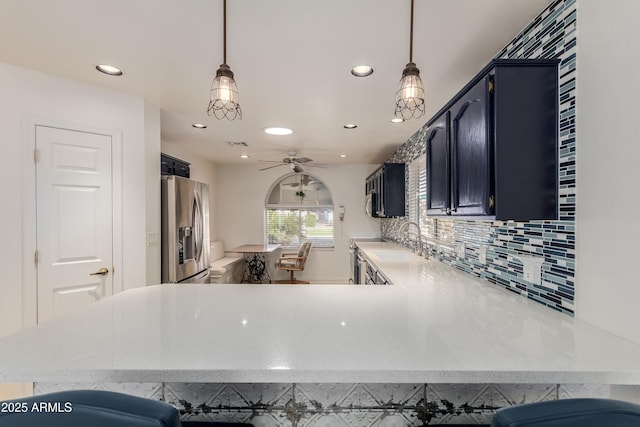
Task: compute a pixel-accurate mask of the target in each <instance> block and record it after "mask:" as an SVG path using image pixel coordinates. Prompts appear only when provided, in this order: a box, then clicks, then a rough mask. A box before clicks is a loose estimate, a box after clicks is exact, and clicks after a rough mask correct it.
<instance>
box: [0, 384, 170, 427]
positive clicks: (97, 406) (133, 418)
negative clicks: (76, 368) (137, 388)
mask: <svg viewBox="0 0 640 427" xmlns="http://www.w3.org/2000/svg"><path fill="white" fill-rule="evenodd" d="M1 406H2V411H1V412H0V427H25V426H47V427H85V426H91V427H114V426H118V427H180V426H181V424H180V413H179V412H178V410H177V409H176V408H174V407H173V406H171V405H169V404H167V403H164V402H159V401H156V400H151V399H144V398H142V397H136V396H130V395H127V394H122V393H114V392H109V391H101V390H73V391H61V392H58V393H49V394H43V395H40V396H33V397H28V398H24V399H15V400H7V401H4V402H2V403H1Z"/></svg>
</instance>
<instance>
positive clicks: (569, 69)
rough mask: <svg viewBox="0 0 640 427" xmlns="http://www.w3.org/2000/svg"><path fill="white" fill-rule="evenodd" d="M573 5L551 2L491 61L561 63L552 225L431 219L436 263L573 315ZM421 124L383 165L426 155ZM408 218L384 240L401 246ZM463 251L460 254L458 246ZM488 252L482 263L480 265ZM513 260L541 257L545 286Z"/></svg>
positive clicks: (389, 225) (393, 223) (395, 222)
mask: <svg viewBox="0 0 640 427" xmlns="http://www.w3.org/2000/svg"><path fill="white" fill-rule="evenodd" d="M576 16H577V6H576V1H575V0H557V1H554V2H552V3H551V4H550V5H549V6H548V7H547V8H546V9H545V10H544V11H542V13H540V15H539V16H538V17H537V18H535V19H534V20H533V21H532V22H531V23H530V24H529V25H528V26H527V27H526V28H525V29H524V30H523V31H522V32H521V33H520V34H518V35H517V36H516V37H515V38H514V39H513V40H512V41H511V43H509V44H508V45H507V46H505V47H504V49H502V50H501V51H500V52H498V54H497V55H496V56H495V57H496V58H502V59H506V58H513V59H539V58H559V59H560V60H561V63H560V69H559V76H560V77H559V79H560V81H559V85H560V90H559V97H560V99H559V105H560V110H559V111H560V114H559V116H560V120H559V141H558V142H559V147H558V156H559V158H558V165H559V168H558V190H559V191H558V193H559V209H558V220H557V221H530V222H524V223H521V222H502V221H476V220H461V219H456V220H450V219H437V220H435V221H434V222H435V225H434V229H435V230H437V231H438V233H437V235H436V236H434V238H435V240H437V241H439V242H441V243H442V245H439V250H438V249H437V248H436V247H435V246H430V249H431V254H432V256H433V257H434V258H436V259H439V260H441V261H442V262H444V263H446V264H449V265H452V266H454V267H456V268H459V269H461V270H463V271H466V272H468V273H470V274H473V275H475V276H478V277H481V278H484V279H486V280H488V281H489V282H492V283H495V284H498V285H500V286H503V287H504V288H506V289H508V290H510V291H513V292H517V293H520V294H522V295H525V296H527V297H528V298H530V299H533V300H535V301H538V302H540V303H542V304H544V305H547V306H549V307H551V308H553V309H555V310H558V311H561V312H564V313H567V314H569V315H573V313H574V276H575V211H576V126H575V118H576V110H575V107H576V105H575V95H576V93H575V92H576V42H577V38H576V29H577V21H576ZM425 135H426V125H425V126H423V127H422V128H420V129H419V130H418V131H417V132H416V133H415V134H414V135H413V136H411V138H409V140H407V141H406V142H405V143H404V144H403V145H402V146H401V147H400V148H399V149H398V150H397V151H396V152H395V153H393V154H392V155H391V156H390V157H389V158H388V159H387V160H386V161H387V162H405V163H409V162H410V161H412V160H413V159H415V158H417V157H418V156H419V155H421V154H424V153H425V151H426V142H425ZM405 220H406V218H384V219H382V220H381V221H382V223H381V228H382V236H383V237H384V238H386V239H391V240H395V241H398V242H405V240H404V237H405V236H401V235H399V233H398V229H399V226H400V224H402V223H403V222H404V221H405ZM461 244H464V245H465V249H466V251H465V256H464V257H460V256H458V254H457V252H456V250H455V249H456V248H457V247H458V246H459V245H461ZM481 247H485V248H486V264H483V263H481V262H480V260H479V257H478V255H479V253H480V248H481ZM517 255H530V256H537V257H543V258H544V264H543V265H542V281H541V284H540V285H535V284H533V283H530V282H528V281H526V280H524V275H523V266H522V263H521V262H520V261H519V260H518V259H516V258H515V256H517Z"/></svg>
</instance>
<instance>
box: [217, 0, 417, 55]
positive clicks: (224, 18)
mask: <svg viewBox="0 0 640 427" xmlns="http://www.w3.org/2000/svg"><path fill="white" fill-rule="evenodd" d="M411 2H412V4H413V0H411ZM222 33H223V34H222V63H223V64H226V63H227V0H222Z"/></svg>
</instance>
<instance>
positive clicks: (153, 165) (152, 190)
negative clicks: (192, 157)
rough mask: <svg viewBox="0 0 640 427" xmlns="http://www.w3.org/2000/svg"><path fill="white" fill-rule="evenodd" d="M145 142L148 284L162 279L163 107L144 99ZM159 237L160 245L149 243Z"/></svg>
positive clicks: (156, 282) (157, 239) (158, 242)
mask: <svg viewBox="0 0 640 427" xmlns="http://www.w3.org/2000/svg"><path fill="white" fill-rule="evenodd" d="M144 126H145V127H144V141H145V154H144V158H145V168H146V172H145V175H146V177H147V178H146V185H145V186H146V192H145V197H146V203H145V204H146V206H147V211H146V218H145V220H146V232H147V249H146V251H147V262H146V267H147V271H146V274H147V277H146V282H145V283H146V284H147V285H154V284H158V283H160V282H161V277H162V271H161V266H160V263H161V255H162V254H161V244H160V228H161V222H160V221H161V218H160V217H161V212H160V179H159V178H158V177H159V176H160V109H159V108H157V107H155V106H154V105H151V104H150V103H149V102H148V101H146V100H145V102H144ZM150 238H155V242H156V244H155V245H154V244H149V243H148V242H149V239H150Z"/></svg>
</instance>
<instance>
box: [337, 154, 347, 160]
mask: <svg viewBox="0 0 640 427" xmlns="http://www.w3.org/2000/svg"><path fill="white" fill-rule="evenodd" d="M338 157H340V158H341V159H346V158H347V157H349V156H348V155H346V154H338Z"/></svg>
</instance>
